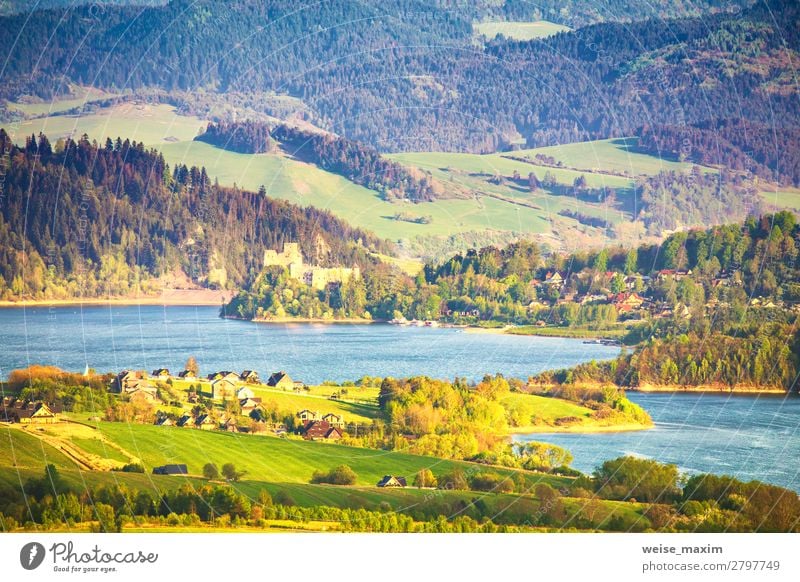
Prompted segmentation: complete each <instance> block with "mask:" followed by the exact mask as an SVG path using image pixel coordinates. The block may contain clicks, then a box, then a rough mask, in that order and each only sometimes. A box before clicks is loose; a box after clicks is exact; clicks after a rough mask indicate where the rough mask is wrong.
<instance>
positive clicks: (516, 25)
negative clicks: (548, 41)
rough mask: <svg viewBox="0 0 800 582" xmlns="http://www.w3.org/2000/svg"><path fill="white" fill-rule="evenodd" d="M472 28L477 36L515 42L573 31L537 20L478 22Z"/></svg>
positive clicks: (559, 25) (553, 23) (566, 27)
mask: <svg viewBox="0 0 800 582" xmlns="http://www.w3.org/2000/svg"><path fill="white" fill-rule="evenodd" d="M472 28H473V29H474V30H475V33H476V34H479V35H481V36H485V37H486V38H487V39H490V40H491V39H493V38H495V37H496V36H498V35H501V34H502V35H503V36H504V37H506V38H512V39H514V40H533V39H535V38H547V37H548V36H553V35H554V34H558V33H559V32H567V31H570V30H572V29H571V28H569V27H568V26H564V25H562V24H556V23H555V22H549V21H547V20H536V21H534V22H522V21H511V20H509V21H504V22H477V23H475V24H473V25H472Z"/></svg>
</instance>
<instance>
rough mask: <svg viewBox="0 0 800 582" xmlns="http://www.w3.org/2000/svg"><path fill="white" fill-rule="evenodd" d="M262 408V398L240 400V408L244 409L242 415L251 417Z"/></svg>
mask: <svg viewBox="0 0 800 582" xmlns="http://www.w3.org/2000/svg"><path fill="white" fill-rule="evenodd" d="M260 406H261V398H243V399H242V400H239V407H240V408H241V409H242V414H244V415H245V416H249V415H250V413H251V412H253V411H254V410H255V409H256V408H258V407H260Z"/></svg>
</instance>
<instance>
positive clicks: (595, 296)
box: [580, 293, 608, 305]
mask: <svg viewBox="0 0 800 582" xmlns="http://www.w3.org/2000/svg"><path fill="white" fill-rule="evenodd" d="M607 301H608V297H607V296H606V295H601V294H599V293H587V294H586V295H584V296H583V297H581V299H580V304H581V305H588V304H590V303H606V302H607Z"/></svg>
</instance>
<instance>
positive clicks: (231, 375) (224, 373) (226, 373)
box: [206, 370, 239, 382]
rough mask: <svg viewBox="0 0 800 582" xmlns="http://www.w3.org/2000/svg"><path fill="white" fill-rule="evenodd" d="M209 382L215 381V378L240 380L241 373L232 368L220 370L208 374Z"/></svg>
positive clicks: (232, 380)
mask: <svg viewBox="0 0 800 582" xmlns="http://www.w3.org/2000/svg"><path fill="white" fill-rule="evenodd" d="M206 378H207V379H208V381H209V382H213V381H214V380H223V379H225V380H229V381H231V382H238V381H239V374H237V373H236V372H231V371H230V370H220V371H219V372H212V373H211V374H209V375H208V376H206Z"/></svg>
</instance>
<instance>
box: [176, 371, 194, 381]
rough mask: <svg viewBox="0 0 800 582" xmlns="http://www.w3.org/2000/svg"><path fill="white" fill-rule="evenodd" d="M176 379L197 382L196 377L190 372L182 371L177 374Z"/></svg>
mask: <svg viewBox="0 0 800 582" xmlns="http://www.w3.org/2000/svg"><path fill="white" fill-rule="evenodd" d="M178 378H181V379H182V380H189V381H192V380H197V375H196V374H195V373H194V372H192V371H191V370H183V371H182V372H178Z"/></svg>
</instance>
